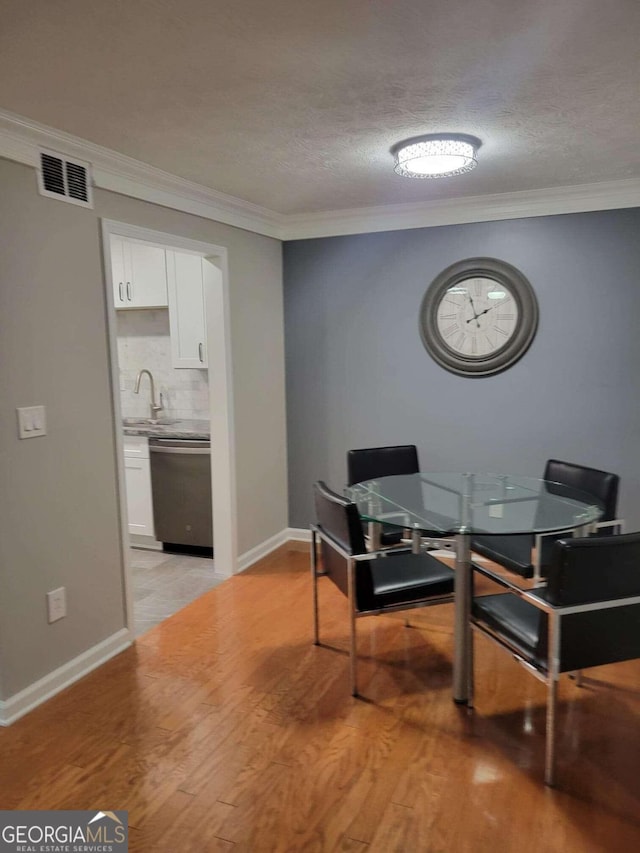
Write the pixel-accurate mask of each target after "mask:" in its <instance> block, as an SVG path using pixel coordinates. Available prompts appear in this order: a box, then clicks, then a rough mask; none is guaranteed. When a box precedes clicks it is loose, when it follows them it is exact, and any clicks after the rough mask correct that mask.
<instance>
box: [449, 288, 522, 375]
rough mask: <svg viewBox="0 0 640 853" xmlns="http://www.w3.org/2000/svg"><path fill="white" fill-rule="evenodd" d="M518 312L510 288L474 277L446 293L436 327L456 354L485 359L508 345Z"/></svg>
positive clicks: (514, 331)
mask: <svg viewBox="0 0 640 853" xmlns="http://www.w3.org/2000/svg"><path fill="white" fill-rule="evenodd" d="M518 313H519V312H518V303H517V302H516V300H515V299H514V297H513V293H512V292H511V290H510V288H509V287H508V286H507V285H505V284H504V283H502V284H501V283H499V282H497V281H495V280H494V279H492V278H486V277H483V276H475V277H474V278H467V279H462V280H461V281H459V282H457V283H456V284H453V285H451V287H449V288H447V289H446V290H445V291H444V292H443V294H442V296H441V298H440V303H439V305H438V307H437V311H436V325H437V329H438V331H439V333H440V335H441V337H442V340H443V342H444V344H445V346H447V347H449V349H450V350H451V351H452V352H453V353H458V354H460V355H464V356H466V357H467V358H471V359H482V358H486V357H487V356H488V355H492V354H493V353H496V352H498V350H501V349H502V348H503V347H505V346H506V345H507V344H508V343H509V341H510V340H511V338H512V337H513V335H514V334H515V333H516V331H517V328H518Z"/></svg>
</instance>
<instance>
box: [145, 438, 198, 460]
mask: <svg viewBox="0 0 640 853" xmlns="http://www.w3.org/2000/svg"><path fill="white" fill-rule="evenodd" d="M149 452H150V453H171V454H173V455H178V456H209V455H210V454H211V443H210V442H209V441H198V440H189V439H185V440H181V439H177V438H171V439H169V438H152V439H149Z"/></svg>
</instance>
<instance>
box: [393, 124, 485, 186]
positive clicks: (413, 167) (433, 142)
mask: <svg viewBox="0 0 640 853" xmlns="http://www.w3.org/2000/svg"><path fill="white" fill-rule="evenodd" d="M480 144H481V143H480V140H479V139H476V138H475V136H466V135H463V134H460V133H430V134H429V135H427V136H415V137H414V138H413V139H407V140H405V142H399V143H398V144H397V145H394V147H393V148H392V149H391V153H392V154H393V155H394V157H395V161H396V163H395V167H394V168H395V171H396V172H397V173H398V174H399V175H404V176H405V177H407V178H447V177H450V176H451V175H462V174H464V173H465V172H470V171H471V170H472V169H475V167H476V165H477V163H478V161H477V159H476V158H477V153H478V148H479V147H480Z"/></svg>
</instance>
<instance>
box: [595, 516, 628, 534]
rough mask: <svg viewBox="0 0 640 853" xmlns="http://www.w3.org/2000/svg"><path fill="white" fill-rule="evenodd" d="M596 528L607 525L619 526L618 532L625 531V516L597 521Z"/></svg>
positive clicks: (599, 528)
mask: <svg viewBox="0 0 640 853" xmlns="http://www.w3.org/2000/svg"><path fill="white" fill-rule="evenodd" d="M595 527H596V530H602V529H603V528H605V527H617V528H618V531H617V532H618V533H624V518H614V519H612V520H611V521H598V522H596V525H595Z"/></svg>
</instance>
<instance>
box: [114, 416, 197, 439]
mask: <svg viewBox="0 0 640 853" xmlns="http://www.w3.org/2000/svg"><path fill="white" fill-rule="evenodd" d="M140 420H142V418H141V419H140ZM167 420H168V419H167ZM122 429H123V432H124V434H125V435H142V436H147V437H148V438H199V439H206V440H207V441H209V440H210V439H211V428H210V426H209V421H194V420H182V421H179V420H172V421H170V422H169V423H162V422H160V423H157V424H152V423H132V422H131V419H130V418H125V419H124V420H123V424H122Z"/></svg>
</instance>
